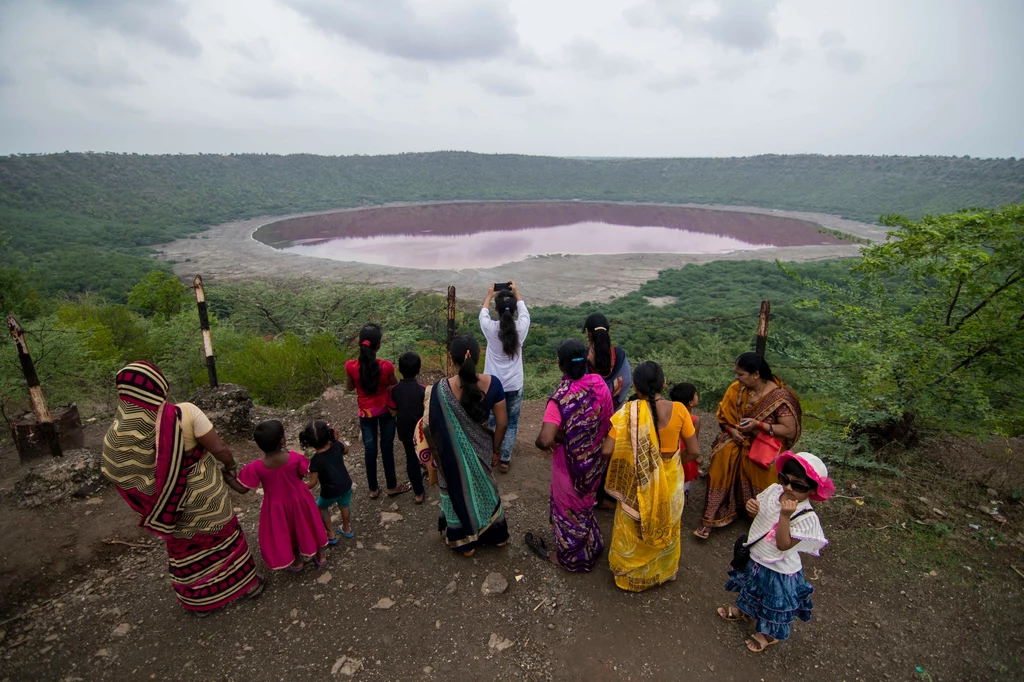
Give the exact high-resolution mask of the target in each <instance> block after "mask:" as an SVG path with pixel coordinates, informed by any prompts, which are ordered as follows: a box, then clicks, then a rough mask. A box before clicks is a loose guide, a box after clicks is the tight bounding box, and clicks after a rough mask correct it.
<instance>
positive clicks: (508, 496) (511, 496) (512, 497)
mask: <svg viewBox="0 0 1024 682" xmlns="http://www.w3.org/2000/svg"><path fill="white" fill-rule="evenodd" d="M518 499H519V494H518V493H505V494H504V495H502V496H501V501H502V502H504V503H505V504H508V503H509V502H515V501H516V500H518Z"/></svg>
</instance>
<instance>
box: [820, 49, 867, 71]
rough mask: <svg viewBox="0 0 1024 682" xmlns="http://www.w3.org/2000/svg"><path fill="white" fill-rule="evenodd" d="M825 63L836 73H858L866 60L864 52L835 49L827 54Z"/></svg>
mask: <svg viewBox="0 0 1024 682" xmlns="http://www.w3.org/2000/svg"><path fill="white" fill-rule="evenodd" d="M825 61H826V62H827V63H828V65H829V66H831V67H832V68H833V69H835V70H836V71H842V72H843V73H857V72H858V71H860V70H861V68H862V67H863V66H864V62H865V61H866V58H865V56H864V53H863V52H859V51H857V50H850V49H847V48H845V47H834V48H832V49H830V50H829V51H828V52H827V53H826V54H825Z"/></svg>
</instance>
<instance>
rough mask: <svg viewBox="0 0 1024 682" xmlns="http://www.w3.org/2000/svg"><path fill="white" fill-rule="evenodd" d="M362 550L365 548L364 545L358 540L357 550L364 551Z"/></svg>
mask: <svg viewBox="0 0 1024 682" xmlns="http://www.w3.org/2000/svg"><path fill="white" fill-rule="evenodd" d="M362 548H363V543H361V542H359V541H358V540H356V549H362Z"/></svg>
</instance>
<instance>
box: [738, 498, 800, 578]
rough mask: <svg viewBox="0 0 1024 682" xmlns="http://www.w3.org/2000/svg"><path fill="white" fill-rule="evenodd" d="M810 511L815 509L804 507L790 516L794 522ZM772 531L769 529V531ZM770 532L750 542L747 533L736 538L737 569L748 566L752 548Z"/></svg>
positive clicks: (740, 569)
mask: <svg viewBox="0 0 1024 682" xmlns="http://www.w3.org/2000/svg"><path fill="white" fill-rule="evenodd" d="M810 511H814V510H813V509H804V510H802V511H798V512H797V513H796V514H793V515H792V516H790V517H789V520H790V522H792V521H793V519H795V518H797V517H799V516H803V515H804V514H806V513H808V512H810ZM770 532H771V531H770V530H769V531H768V533H770ZM768 533H765V534H764V535H762V536H761V537H759V538H758V539H756V540H754V541H753V542H749V543H748V542H747V534H746V533H744V534H743V535H741V536H739V537H738V538H736V544H734V545H733V546H732V567H733V568H735V569H736V570H737V571H742V570H743V569H744V568H746V567H747V564H748V563H750V548H751V547H753V546H754V545H756V544H757V543H759V542H761V540H764V539H765V538H766V537H768Z"/></svg>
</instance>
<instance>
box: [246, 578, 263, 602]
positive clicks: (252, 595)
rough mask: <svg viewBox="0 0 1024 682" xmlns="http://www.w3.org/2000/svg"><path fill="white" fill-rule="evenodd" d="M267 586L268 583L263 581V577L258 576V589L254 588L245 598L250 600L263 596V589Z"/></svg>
mask: <svg viewBox="0 0 1024 682" xmlns="http://www.w3.org/2000/svg"><path fill="white" fill-rule="evenodd" d="M266 586H267V581H266V580H264V579H263V576H261V575H258V576H256V587H254V588H252V589H251V590H249V591H248V592H246V593H245V596H246V597H248V598H249V599H256V598H257V597H259V596H260V595H261V594H263V588H264V587H266Z"/></svg>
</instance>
